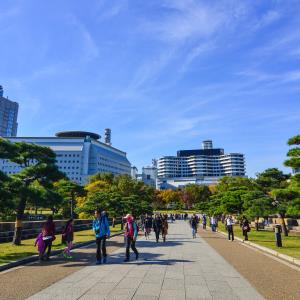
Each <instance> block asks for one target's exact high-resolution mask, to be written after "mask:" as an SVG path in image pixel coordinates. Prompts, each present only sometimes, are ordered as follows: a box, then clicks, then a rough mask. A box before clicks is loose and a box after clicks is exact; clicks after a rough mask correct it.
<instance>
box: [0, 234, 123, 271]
mask: <svg viewBox="0 0 300 300" xmlns="http://www.w3.org/2000/svg"><path fill="white" fill-rule="evenodd" d="M121 234H123V232H119V233H115V234H113V235H111V236H110V238H112V237H115V236H118V235H121ZM94 243H95V240H90V241H87V242H82V243H78V244H75V245H74V247H73V249H78V248H82V247H86V246H89V245H92V244H94ZM63 249H64V248H62V249H57V250H54V251H51V255H52V256H55V255H58V254H60V253H61V252H62V251H63ZM38 259H39V256H38V255H32V256H28V257H26V258H23V259H20V260H17V261H14V262H11V263H7V264H4V265H1V266H0V273H1V272H2V271H6V270H9V269H12V268H15V267H19V266H22V265H26V264H29V263H32V262H34V261H37V260H38Z"/></svg>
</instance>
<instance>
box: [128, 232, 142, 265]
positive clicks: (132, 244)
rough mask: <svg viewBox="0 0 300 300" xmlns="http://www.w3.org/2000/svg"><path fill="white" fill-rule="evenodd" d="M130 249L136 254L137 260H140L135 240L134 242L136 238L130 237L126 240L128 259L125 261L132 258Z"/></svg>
mask: <svg viewBox="0 0 300 300" xmlns="http://www.w3.org/2000/svg"><path fill="white" fill-rule="evenodd" d="M130 248H131V249H132V251H133V252H134V254H135V258H136V259H138V257H139V253H138V251H137V250H136V247H135V240H134V238H132V237H129V236H128V237H127V238H126V259H125V261H129V258H130V252H129V251H130V250H129V249H130Z"/></svg>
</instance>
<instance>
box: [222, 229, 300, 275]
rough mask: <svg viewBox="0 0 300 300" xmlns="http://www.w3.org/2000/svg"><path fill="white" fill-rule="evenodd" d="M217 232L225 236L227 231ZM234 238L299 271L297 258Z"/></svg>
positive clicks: (299, 263)
mask: <svg viewBox="0 0 300 300" xmlns="http://www.w3.org/2000/svg"><path fill="white" fill-rule="evenodd" d="M218 233H220V234H222V235H224V236H226V237H227V233H226V232H223V231H218ZM234 239H235V240H237V241H239V242H240V243H242V244H244V245H247V246H250V247H252V248H255V249H258V250H260V251H261V252H265V253H267V254H270V257H271V258H273V259H279V261H282V263H285V264H286V263H289V264H291V265H292V266H293V267H297V269H298V271H300V260H299V259H297V258H294V257H292V256H289V255H285V254H282V253H279V252H277V251H275V250H272V249H269V248H267V247H264V246H261V245H258V244H256V243H252V242H249V241H244V240H243V239H241V238H239V237H236V236H235V237H234Z"/></svg>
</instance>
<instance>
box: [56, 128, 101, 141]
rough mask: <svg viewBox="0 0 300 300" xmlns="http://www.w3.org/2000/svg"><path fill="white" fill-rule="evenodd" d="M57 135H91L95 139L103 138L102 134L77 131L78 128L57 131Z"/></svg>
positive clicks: (73, 136) (76, 136) (63, 136)
mask: <svg viewBox="0 0 300 300" xmlns="http://www.w3.org/2000/svg"><path fill="white" fill-rule="evenodd" d="M55 136H57V137H61V138H85V137H87V136H89V137H90V138H92V139H94V140H99V139H100V138H101V136H100V135H99V134H97V133H93V132H88V131H77V130H74V131H61V132H57V133H56V134H55Z"/></svg>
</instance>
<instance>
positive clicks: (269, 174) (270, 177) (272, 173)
mask: <svg viewBox="0 0 300 300" xmlns="http://www.w3.org/2000/svg"><path fill="white" fill-rule="evenodd" d="M288 178H289V175H285V174H283V172H282V171H280V170H278V169H277V168H269V169H266V170H265V171H263V172H262V173H258V174H256V183H257V184H258V185H259V186H260V187H261V189H262V190H263V191H264V192H266V193H268V192H270V191H271V190H272V189H276V188H284V187H286V186H287V185H288V182H287V180H288Z"/></svg>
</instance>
